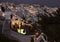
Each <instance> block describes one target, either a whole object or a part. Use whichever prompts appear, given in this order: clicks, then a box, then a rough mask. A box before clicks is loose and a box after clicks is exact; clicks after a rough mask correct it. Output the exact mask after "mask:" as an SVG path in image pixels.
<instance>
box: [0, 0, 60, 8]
mask: <svg viewBox="0 0 60 42" xmlns="http://www.w3.org/2000/svg"><path fill="white" fill-rule="evenodd" d="M2 2H11V3H14V4H40V5H46V6H51V7H60V0H0V3H2Z"/></svg>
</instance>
